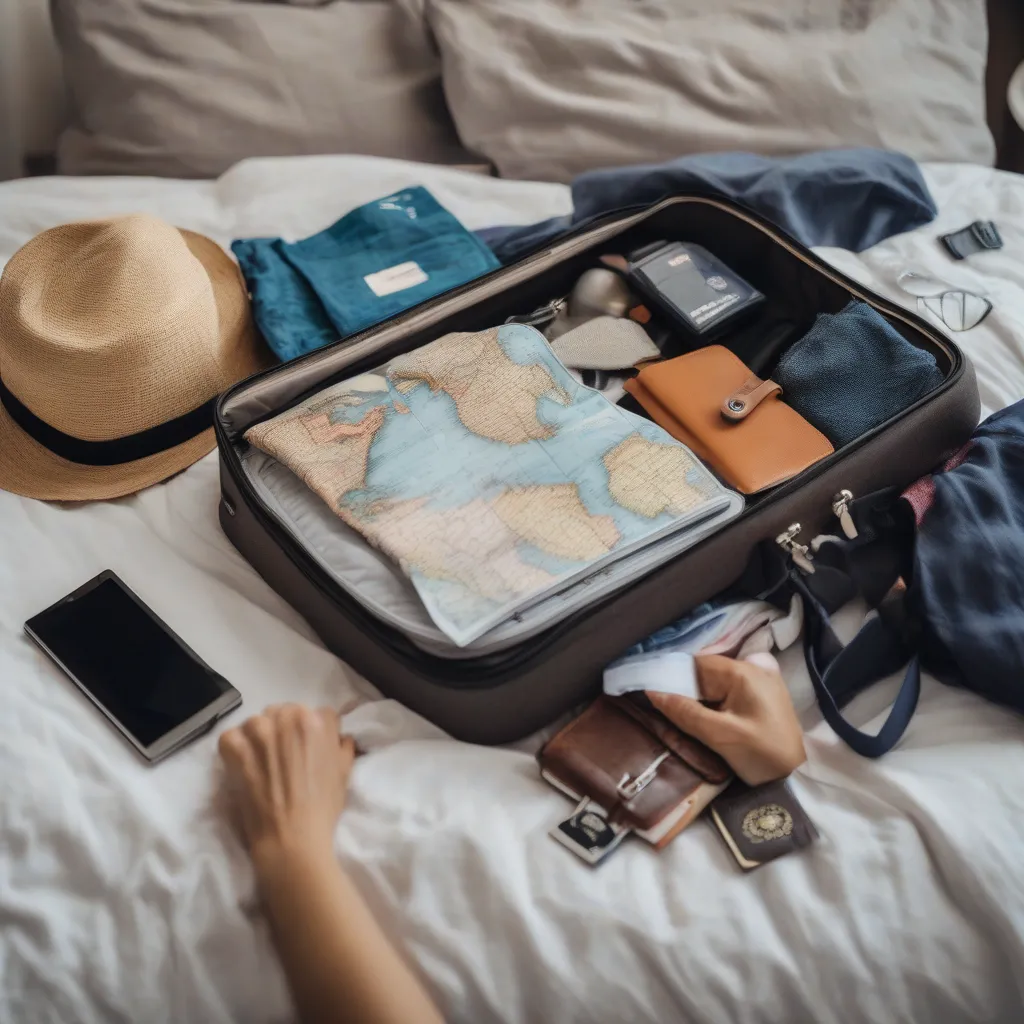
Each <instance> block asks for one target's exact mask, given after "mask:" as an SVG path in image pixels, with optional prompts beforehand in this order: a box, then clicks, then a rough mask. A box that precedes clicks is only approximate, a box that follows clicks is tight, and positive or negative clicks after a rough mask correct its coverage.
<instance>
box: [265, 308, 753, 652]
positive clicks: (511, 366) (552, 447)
mask: <svg viewBox="0 0 1024 1024" xmlns="http://www.w3.org/2000/svg"><path fill="white" fill-rule="evenodd" d="M245 436H246V439H247V440H248V441H249V442H251V443H252V444H253V445H255V446H256V447H257V448H259V449H261V450H262V451H264V452H266V453H267V454H268V455H271V456H273V457H274V458H276V459H278V460H279V461H280V462H282V463H284V464H285V465H286V466H288V467H289V468H290V469H291V470H292V471H293V472H294V473H296V474H297V475H298V476H299V477H301V478H302V480H303V481H305V483H306V484H307V485H308V486H309V487H310V488H311V489H312V490H313V491H315V492H316V493H317V494H318V495H319V496H320V497H321V498H322V499H323V500H324V501H326V502H327V504H328V505H329V506H330V508H331V509H332V510H333V511H334V512H335V513H336V514H337V515H338V516H339V517H340V518H341V519H342V520H343V521H344V522H345V523H347V524H348V525H349V526H350V527H352V528H353V529H354V530H356V531H358V532H359V533H360V534H361V535H362V536H363V537H365V538H366V540H367V541H368V542H369V543H370V544H372V545H373V546H374V547H376V548H377V549H379V550H380V551H382V552H383V553H384V554H386V555H387V556H388V557H390V558H392V559H393V560H394V561H395V562H396V563H397V564H398V565H399V566H400V568H401V569H402V571H403V572H404V573H405V574H406V575H407V576H408V577H409V578H410V580H411V581H412V584H413V586H414V587H415V588H416V591H417V593H418V594H419V596H420V598H421V599H422V601H423V604H424V606H425V607H426V609H427V612H428V613H429V615H430V616H431V618H432V619H433V620H434V622H436V623H437V625H438V627H439V628H440V629H441V630H443V631H444V632H445V633H446V634H447V635H448V636H449V637H450V638H451V639H452V641H453V642H454V643H456V644H458V645H460V646H464V645H465V644H468V643H470V642H472V641H473V640H474V639H476V638H477V637H479V636H481V635H482V634H483V633H485V632H486V631H487V630H488V629H491V628H492V627H493V626H495V625H496V624H497V623H499V622H502V621H504V620H505V619H507V618H509V617H510V616H512V615H514V614H515V613H516V612H517V611H520V610H522V609H523V608H525V607H527V606H529V605H530V604H532V603H533V602H535V601H537V600H539V599H541V598H542V597H545V596H547V595H549V594H551V593H553V592H555V591H558V590H561V589H563V588H565V587H566V586H568V585H569V584H570V583H574V582H576V581H578V580H579V579H580V578H581V577H584V576H587V575H589V574H591V573H595V572H597V571H599V570H601V569H603V568H604V567H606V566H608V565H609V564H610V563H612V562H614V561H616V560H618V559H621V558H623V557H624V556H625V555H628V554H630V553H632V552H634V551H636V550H638V549H639V548H641V547H644V546H646V545H648V544H651V543H653V542H655V541H657V540H660V539H661V538H663V537H665V536H666V535H667V534H669V533H672V532H674V531H678V530H683V529H686V528H687V527H691V526H693V525H695V524H697V523H701V524H702V525H704V526H707V525H708V524H707V521H708V519H709V518H711V517H713V516H722V517H723V518H725V517H730V516H731V515H733V514H735V511H736V508H737V502H736V500H735V496H734V495H732V494H731V492H729V491H727V490H726V489H725V488H724V487H723V486H722V485H721V484H720V483H719V482H718V481H717V480H716V479H715V478H714V477H713V476H712V475H711V473H710V472H709V471H708V470H707V469H705V468H704V466H702V465H701V463H700V462H699V461H698V460H697V459H696V458H695V457H694V456H693V455H692V454H691V452H690V451H689V449H688V448H686V447H685V446H684V445H682V444H680V443H679V442H678V441H675V440H674V439H673V438H671V437H670V436H669V435H668V434H666V433H665V431H663V430H662V429H661V428H660V427H658V426H656V425H655V424H653V423H650V422H649V421H647V420H645V419H643V418H641V417H639V416H636V415H634V414H633V413H629V412H627V411H625V410H624V409H620V408H618V407H617V406H614V405H612V404H610V403H609V402H608V401H607V399H605V398H604V397H603V396H602V395H600V394H599V393H598V392H596V391H593V390H591V389H590V388H587V387H584V386H583V385H581V384H579V383H577V382H576V381H575V380H574V379H573V378H572V376H571V375H570V374H569V372H568V370H566V368H565V367H564V366H563V365H562V364H561V363H560V362H559V361H558V359H557V358H556V357H555V356H554V354H553V353H552V352H551V349H550V348H549V347H548V344H547V342H546V341H545V340H544V338H543V336H542V335H541V334H540V333H538V332H537V331H536V330H535V329H534V328H532V327H527V326H525V325H523V324H506V325H504V326H502V327H497V328H493V329H491V330H486V331H480V332H477V333H463V334H447V335H445V336H444V337H442V338H439V339H438V340H437V341H434V342H431V343H430V344H429V345H425V346H424V347H423V348H420V349H417V350H416V351H414V352H410V353H408V354H406V355H402V356H398V357H396V358H395V359H393V360H392V361H391V362H390V363H388V364H386V365H385V366H382V367H380V369H379V370H377V371H375V372H373V373H364V374H360V375H359V376H357V377H353V378H351V379H350V380H346V381H343V382H341V383H339V384H334V385H332V386H330V387H329V388H326V389H325V390H323V391H321V392H320V393H318V394H316V395H314V396H313V397H312V398H308V399H306V400H305V401H304V402H303V403H302V404H300V405H298V406H296V407H295V408H293V409H289V410H288V411H287V412H284V413H281V414H280V415H279V416H275V417H274V418H273V419H269V420H266V421H264V422H262V423H259V424H257V425H256V426H254V427H251V428H250V429H249V430H248V431H247V432H246V435H245Z"/></svg>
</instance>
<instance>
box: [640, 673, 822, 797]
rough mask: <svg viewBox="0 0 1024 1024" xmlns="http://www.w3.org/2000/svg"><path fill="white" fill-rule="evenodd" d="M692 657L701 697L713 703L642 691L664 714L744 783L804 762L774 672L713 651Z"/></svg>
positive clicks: (798, 733) (780, 774)
mask: <svg viewBox="0 0 1024 1024" xmlns="http://www.w3.org/2000/svg"><path fill="white" fill-rule="evenodd" d="M694 660H695V661H696V663H697V681H698V683H699V684H700V692H701V696H702V697H703V698H704V700H706V701H712V702H714V703H715V704H716V705H717V707H715V708H709V707H707V706H706V705H704V704H702V703H701V702H700V701H696V700H693V699H692V698H690V697H681V696H679V695H677V694H673V693H657V692H656V691H654V690H648V691H647V696H648V698H649V699H650V701H651V703H652V704H653V705H654V706H655V707H656V708H657V709H658V710H659V711H660V712H661V713H662V714H663V715H664V716H665V717H666V718H668V719H669V720H670V721H671V722H673V723H674V724H675V725H677V726H678V727H679V728H680V729H682V730H683V732H686V733H689V734H690V735H691V736H693V737H695V738H696V739H698V740H700V741H701V742H702V743H703V744H705V745H706V746H708V747H710V748H711V749H712V750H714V751H715V752H716V753H718V754H720V755H721V756H722V757H723V758H724V759H725V760H726V761H727V762H728V763H729V766H730V767H731V768H732V770H733V771H734V772H735V773H736V774H737V775H738V776H739V777H740V778H741V779H742V780H743V781H744V782H745V783H747V784H748V785H750V786H758V785H760V784H761V783H763V782H771V781H772V780H774V779H782V778H785V777H786V776H787V775H789V774H790V772H792V771H793V769H795V768H797V767H798V766H799V765H801V764H803V763H804V761H805V760H806V759H807V755H806V754H805V753H804V739H803V730H802V729H801V728H800V722H799V720H798V719H797V717H796V710H795V709H794V708H793V702H792V700H790V697H789V691H788V690H787V689H786V684H785V682H784V680H783V678H782V675H781V674H780V673H779V672H778V671H770V670H768V669H766V668H764V667H762V666H761V665H757V664H751V663H750V662H745V661H734V660H733V659H732V658H723V657H721V656H719V655H714V654H711V655H698V656H697V657H696V658H695V659H694Z"/></svg>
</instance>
